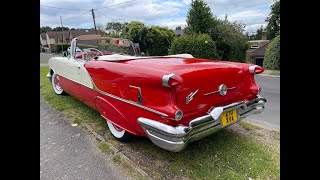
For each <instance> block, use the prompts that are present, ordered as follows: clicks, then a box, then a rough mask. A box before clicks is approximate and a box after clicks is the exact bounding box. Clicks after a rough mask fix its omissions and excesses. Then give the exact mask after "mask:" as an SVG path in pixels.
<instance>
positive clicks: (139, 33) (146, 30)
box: [124, 21, 175, 56]
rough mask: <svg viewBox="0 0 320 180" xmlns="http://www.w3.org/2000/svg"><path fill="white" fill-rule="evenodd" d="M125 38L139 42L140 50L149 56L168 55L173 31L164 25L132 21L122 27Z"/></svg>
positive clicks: (173, 36) (173, 35) (173, 34)
mask: <svg viewBox="0 0 320 180" xmlns="http://www.w3.org/2000/svg"><path fill="white" fill-rule="evenodd" d="M124 32H125V34H126V38H128V39H130V40H131V41H132V42H134V43H139V47H140V50H141V52H144V53H145V54H147V55H150V56H162V55H168V49H169V47H170V45H171V43H172V41H173V40H174V38H175V33H174V31H173V30H170V29H168V28H166V27H159V26H151V27H148V26H145V25H144V24H143V23H142V22H139V21H132V22H130V23H129V24H128V25H127V26H126V27H125V29H124Z"/></svg>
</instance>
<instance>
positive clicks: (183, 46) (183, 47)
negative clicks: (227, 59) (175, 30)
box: [169, 34, 219, 59]
mask: <svg viewBox="0 0 320 180" xmlns="http://www.w3.org/2000/svg"><path fill="white" fill-rule="evenodd" d="M169 53H170V54H184V53H187V54H192V55H193V56H194V57H197V58H206V59H218V58H219V56H218V54H217V49H216V45H215V43H214V42H213V40H212V39H211V37H210V36H209V35H208V34H192V35H183V36H180V37H179V38H176V39H175V40H174V41H173V43H172V45H171V47H170V49H169Z"/></svg>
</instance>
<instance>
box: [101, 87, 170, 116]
mask: <svg viewBox="0 0 320 180" xmlns="http://www.w3.org/2000/svg"><path fill="white" fill-rule="evenodd" d="M97 92H99V93H101V94H103V95H106V96H109V97H111V98H114V99H117V100H119V101H122V102H125V103H128V104H131V105H133V106H137V107H139V108H141V109H144V110H147V111H150V112H153V113H155V114H158V115H160V116H164V117H168V115H167V114H165V113H162V112H159V111H157V110H154V109H151V108H148V107H146V106H143V105H141V104H137V103H136V102H133V101H130V100H127V99H123V98H121V97H118V96H115V95H112V94H109V93H106V92H104V91H101V90H99V89H98V90H97Z"/></svg>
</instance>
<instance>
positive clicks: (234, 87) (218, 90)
mask: <svg viewBox="0 0 320 180" xmlns="http://www.w3.org/2000/svg"><path fill="white" fill-rule="evenodd" d="M235 88H236V87H231V88H227V90H232V89H235ZM219 92H220V90H217V91H212V92H209V93H206V94H203V95H204V96H208V95H210V94H214V93H219Z"/></svg>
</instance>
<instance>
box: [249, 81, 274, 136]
mask: <svg viewBox="0 0 320 180" xmlns="http://www.w3.org/2000/svg"><path fill="white" fill-rule="evenodd" d="M255 80H256V83H257V84H258V85H260V86H261V88H262V90H261V96H263V97H264V98H266V99H267V103H266V104H265V110H264V111H263V113H262V114H253V115H251V116H249V117H248V119H247V121H249V122H252V123H254V124H259V125H263V126H264V127H267V128H269V129H276V130H280V77H269V76H261V75H256V76H255Z"/></svg>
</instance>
